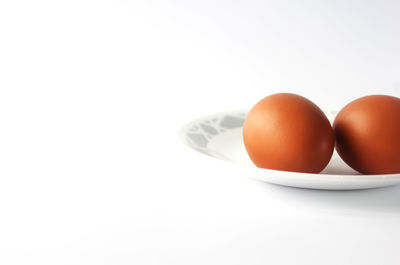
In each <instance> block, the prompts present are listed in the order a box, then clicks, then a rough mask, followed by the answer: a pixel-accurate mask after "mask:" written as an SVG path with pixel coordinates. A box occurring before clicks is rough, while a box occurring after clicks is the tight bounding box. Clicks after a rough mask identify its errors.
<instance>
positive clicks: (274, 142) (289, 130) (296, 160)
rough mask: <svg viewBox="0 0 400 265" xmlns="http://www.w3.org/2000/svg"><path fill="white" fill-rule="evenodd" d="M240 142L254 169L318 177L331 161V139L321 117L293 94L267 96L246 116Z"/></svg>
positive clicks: (308, 102)
mask: <svg viewBox="0 0 400 265" xmlns="http://www.w3.org/2000/svg"><path fill="white" fill-rule="evenodd" d="M243 140H244V145H245V147H246V150H247V153H248V154H249V156H250V159H251V160H252V161H253V162H254V164H255V165H256V166H257V167H261V168H269V169H278V170H286V171H297V172H308V173H319V172H320V171H321V170H323V169H324V168H325V167H326V165H327V164H328V163H329V160H330V159H331V156H332V152H333V148H334V136H333V130H332V127H331V124H330V123H329V121H328V119H327V118H326V116H325V114H324V113H323V112H322V111H321V110H320V109H319V108H318V106H317V105H315V104H314V103H313V102H311V101H310V100H308V99H306V98H304V97H302V96H299V95H295V94H288V93H280V94H274V95H270V96H268V97H266V98H264V99H262V100H261V101H260V102H258V103H257V104H256V105H255V106H254V107H253V108H252V109H251V110H250V112H249V113H248V115H247V117H246V120H245V123H244V125H243Z"/></svg>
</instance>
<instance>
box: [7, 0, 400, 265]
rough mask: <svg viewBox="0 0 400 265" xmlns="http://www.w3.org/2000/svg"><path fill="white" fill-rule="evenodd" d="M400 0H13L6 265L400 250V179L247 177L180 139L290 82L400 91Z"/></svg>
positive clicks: (337, 100)
mask: <svg viewBox="0 0 400 265" xmlns="http://www.w3.org/2000/svg"><path fill="white" fill-rule="evenodd" d="M399 10H400V6H399V4H398V3H397V2H395V1H392V2H391V1H375V2H369V3H368V4H367V3H364V4H362V5H361V4H360V3H359V2H358V1H354V2H353V1H336V2H335V3H332V2H331V1H320V2H319V3H312V2H308V1H301V3H300V1H297V2H294V1H293V2H286V1H242V2H232V1H122V0H121V1H111V0H109V1H106V0H101V1H88V0H80V1H77V0H72V1H42V0H39V1H18V0H15V1H2V2H0V264H7V265H11V264H41V265H47V264H52V265H54V264H79V265H80V264H96V265H99V264H107V265H111V264H112V265H116V264H138V265H139V264H140V265H147V264H160V265H163V264H173V265H179V264H185V265H187V264H208V265H212V264H216V265H217V264H218V265H224V264H227V265H234V264H246V265H255V264H271V265H283V264H296V265H303V264H304V265H313V264H316V265H317V264H318V265H320V264H325V265H326V264H351V265H373V264H374V265H375V264H385V265H392V264H393V265H398V264H399V262H400V252H399V245H400V186H397V187H391V188H385V189H376V190H365V191H352V192H329V191H316V190H314V191H313V190H302V189H295V188H286V187H280V186H275V185H269V184H266V183H260V182H257V181H253V180H250V179H248V178H246V176H244V175H241V174H238V173H237V172H235V170H234V168H233V167H232V166H231V165H230V164H229V163H227V162H222V161H218V160H214V159H212V158H210V157H207V156H204V155H202V154H200V153H196V152H194V151H192V150H190V149H189V148H187V147H186V146H184V145H183V144H181V143H180V140H179V138H178V131H179V129H180V127H181V126H182V125H183V124H185V123H186V122H188V121H190V120H191V119H194V118H196V117H199V116H202V115H206V114H210V113H213V112H219V111H225V110H230V109H238V108H247V107H250V106H251V105H252V104H254V103H255V102H256V101H257V100H259V99H260V98H261V97H263V96H266V95H268V94H270V93H274V92H279V91H288V92H294V93H299V94H302V95H304V96H306V97H308V98H310V99H311V100H313V101H314V102H316V103H317V104H319V105H320V106H339V107H340V106H343V105H344V104H345V103H346V102H348V101H349V100H352V99H355V98H357V97H359V96H362V95H367V94H372V93H385V94H391V95H397V96H399V95H400V77H399V74H398V73H399V70H400V52H399V47H400V37H399V36H400V35H399V34H398V29H399V26H400V19H399V16H398V14H399Z"/></svg>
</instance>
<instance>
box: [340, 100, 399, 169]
mask: <svg viewBox="0 0 400 265" xmlns="http://www.w3.org/2000/svg"><path fill="white" fill-rule="evenodd" d="M333 129H334V133H335V138H336V150H337V152H338V153H339V155H340V157H341V158H342V159H343V160H344V161H345V162H346V163H347V164H348V165H349V166H350V167H352V168H353V169H355V170H357V171H358V172H360V173H363V174H390V173H400V99H399V98H396V97H391V96H384V95H373V96H366V97H362V98H359V99H356V100H354V101H352V102H350V103H349V104H347V105H346V106H345V107H344V108H343V109H342V110H341V111H340V112H339V113H338V115H337V116H336V118H335V121H334V123H333Z"/></svg>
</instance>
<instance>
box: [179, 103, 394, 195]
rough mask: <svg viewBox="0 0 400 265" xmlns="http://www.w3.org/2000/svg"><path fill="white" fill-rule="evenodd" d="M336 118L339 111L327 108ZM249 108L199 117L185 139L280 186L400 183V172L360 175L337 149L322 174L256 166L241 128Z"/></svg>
mask: <svg viewBox="0 0 400 265" xmlns="http://www.w3.org/2000/svg"><path fill="white" fill-rule="evenodd" d="M325 114H326V115H327V117H328V119H329V120H330V121H332V120H333V118H334V116H335V115H336V111H333V110H332V111H325ZM246 115H247V110H237V111H229V112H224V113H217V114H212V115H208V116H205V117H203V118H200V119H196V120H193V121H191V122H190V123H188V124H187V125H185V126H184V127H183V128H182V129H181V131H180V137H181V139H182V141H183V142H184V143H185V144H186V145H187V146H189V147H190V148H192V149H194V150H197V151H199V152H201V153H203V154H206V155H209V156H211V157H213V158H217V159H221V160H225V161H229V162H232V163H235V164H239V165H241V166H242V167H243V168H242V169H243V170H244V172H245V173H244V174H245V175H246V176H248V177H251V178H254V179H258V180H261V181H265V182H269V183H274V184H278V185H284V186H291V187H298V188H309V189H326V190H355V189H368V188H379V187H385V186H390V185H394V184H399V183H400V174H382V175H361V174H359V173H358V172H356V171H355V170H353V169H352V168H350V167H349V166H348V165H346V164H345V163H344V162H343V161H342V160H341V158H340V157H339V156H338V155H337V153H336V151H335V152H334V154H333V156H332V159H331V161H330V162H329V164H328V166H327V167H326V168H325V169H324V170H323V171H322V172H321V173H320V174H311V173H300V172H289V171H282V170H272V169H263V168H257V167H256V166H254V164H253V163H252V162H251V160H250V158H249V157H248V155H247V152H246V149H245V147H244V145H243V139H242V129H243V122H244V119H245V118H246Z"/></svg>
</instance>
